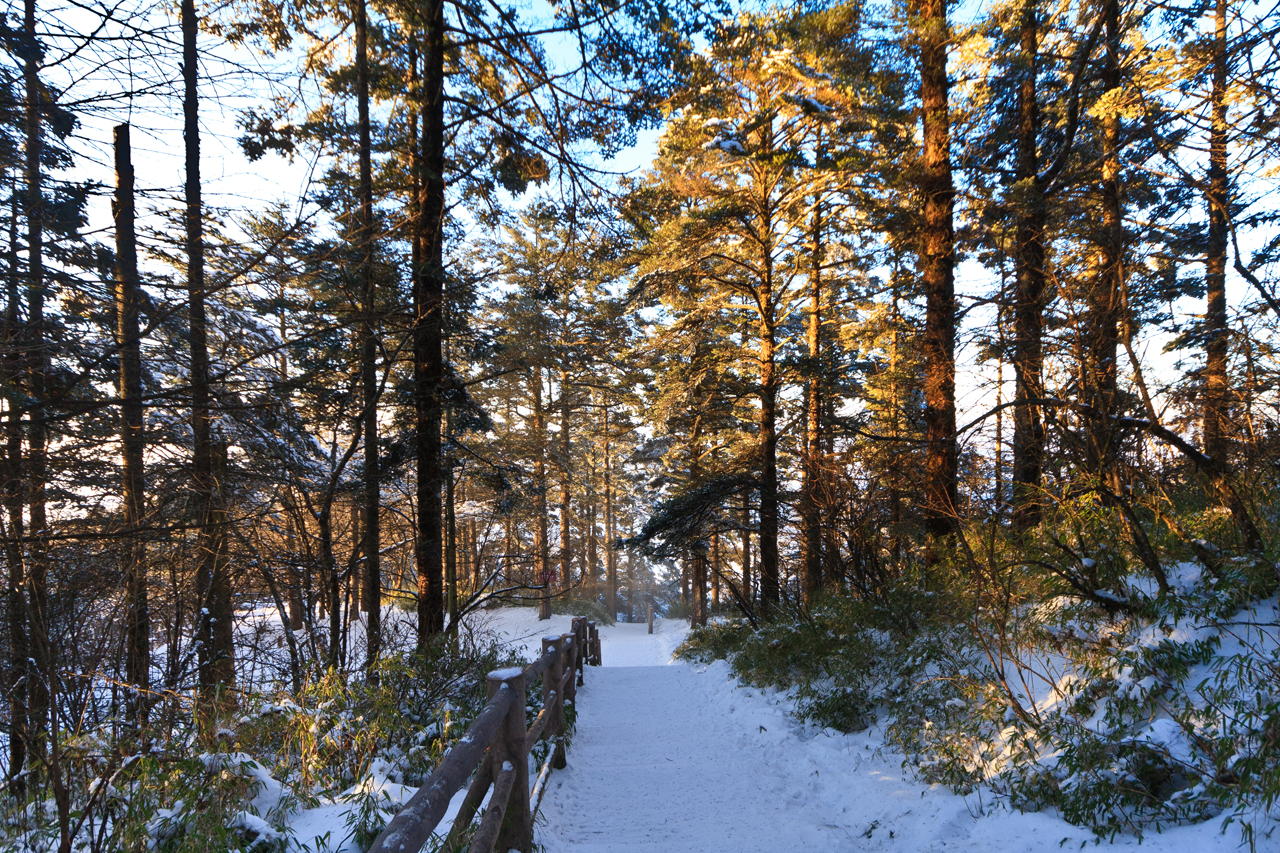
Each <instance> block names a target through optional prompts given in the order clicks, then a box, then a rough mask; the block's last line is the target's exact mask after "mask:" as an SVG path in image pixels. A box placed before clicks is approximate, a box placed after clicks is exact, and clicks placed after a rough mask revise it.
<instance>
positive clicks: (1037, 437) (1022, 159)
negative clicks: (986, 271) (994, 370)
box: [1011, 0, 1045, 529]
mask: <svg viewBox="0 0 1280 853" xmlns="http://www.w3.org/2000/svg"><path fill="white" fill-rule="evenodd" d="M1036 12H1037V9H1036V0H1024V2H1023V6H1022V21H1021V50H1022V56H1021V63H1022V66H1021V69H1020V71H1021V75H1022V80H1021V82H1020V84H1019V86H1018V166H1017V180H1018V188H1019V192H1020V201H1021V211H1020V215H1019V218H1018V228H1017V236H1016V238H1015V239H1016V241H1017V243H1016V245H1015V247H1014V251H1015V253H1016V255H1015V261H1014V263H1015V266H1016V270H1015V279H1016V288H1017V290H1016V295H1015V298H1014V307H1013V327H1014V331H1013V334H1014V356H1013V371H1014V397H1015V402H1016V404H1017V405H1015V407H1014V410H1013V472H1012V478H1011V479H1012V483H1013V507H1012V508H1013V521H1014V524H1015V525H1016V526H1018V527H1020V528H1023V529H1025V528H1029V527H1034V526H1035V525H1036V524H1038V523H1039V521H1040V519H1041V516H1042V507H1041V476H1042V470H1043V466H1044V425H1043V423H1042V421H1041V413H1040V407H1039V406H1038V405H1037V404H1036V403H1034V402H1032V401H1034V400H1039V399H1040V398H1042V397H1043V396H1044V378H1043V377H1044V351H1043V341H1042V339H1043V335H1044V283H1045V274H1044V257H1045V256H1044V228H1045V191H1044V184H1043V182H1042V181H1041V180H1040V175H1039V168H1040V158H1039V148H1038V138H1039V131H1040V107H1039V103H1038V101H1037V97H1036V82H1037V81H1036V75H1037V68H1038V62H1039V39H1040V35H1039V22H1038V18H1037V14H1036Z"/></svg>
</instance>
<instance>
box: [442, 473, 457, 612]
mask: <svg viewBox="0 0 1280 853" xmlns="http://www.w3.org/2000/svg"><path fill="white" fill-rule="evenodd" d="M453 501H454V485H453V468H452V467H450V468H448V469H447V470H446V471H445V475H444V520H445V530H444V586H445V604H446V607H447V608H448V611H449V633H450V634H452V635H454V636H457V634H458V516H457V511H456V509H455V507H454V505H453Z"/></svg>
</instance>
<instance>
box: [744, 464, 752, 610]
mask: <svg viewBox="0 0 1280 853" xmlns="http://www.w3.org/2000/svg"><path fill="white" fill-rule="evenodd" d="M742 597H743V598H745V599H746V600H747V603H748V604H751V605H754V604H755V589H754V587H753V585H752V580H751V490H750V489H749V488H745V487H744V488H743V490H742Z"/></svg>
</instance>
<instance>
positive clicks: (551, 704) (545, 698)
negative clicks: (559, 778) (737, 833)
mask: <svg viewBox="0 0 1280 853" xmlns="http://www.w3.org/2000/svg"><path fill="white" fill-rule="evenodd" d="M564 645H565V644H564V638H563V637H543V638H542V653H543V654H546V653H547V651H548V650H551V651H554V652H555V653H556V656H555V657H554V658H552V659H551V665H550V666H548V667H547V670H546V672H544V673H542V705H543V707H544V708H547V709H549V713H548V714H547V738H548V739H549V740H550V741H551V749H552V759H551V766H552V767H553V768H555V769H556V770H560V769H562V768H563V767H564V766H565V760H564V691H563V690H561V689H560V682H562V681H564V651H565V649H564Z"/></svg>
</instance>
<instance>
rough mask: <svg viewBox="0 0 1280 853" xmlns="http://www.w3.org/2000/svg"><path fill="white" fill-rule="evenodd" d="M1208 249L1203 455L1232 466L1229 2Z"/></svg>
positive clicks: (1220, 62) (1213, 141) (1218, 27)
mask: <svg viewBox="0 0 1280 853" xmlns="http://www.w3.org/2000/svg"><path fill="white" fill-rule="evenodd" d="M1210 98H1211V103H1210V110H1211V121H1212V124H1211V125H1210V127H1209V175H1208V191H1207V193H1206V196H1207V198H1206V202H1207V203H1208V207H1209V235H1208V236H1209V244H1208V246H1207V252H1206V254H1205V290H1206V294H1205V295H1206V302H1205V315H1204V334H1205V377H1204V425H1203V428H1202V429H1203V433H1204V453H1205V455H1206V456H1208V457H1209V458H1210V459H1212V460H1213V461H1214V463H1215V464H1216V465H1219V466H1225V465H1226V464H1227V432H1228V430H1227V287H1226V284H1227V237H1228V234H1227V217H1228V215H1229V207H1228V206H1229V204H1230V185H1229V182H1228V177H1227V0H1217V2H1216V4H1215V8H1214V35H1213V90H1212V94H1211V96H1210Z"/></svg>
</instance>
